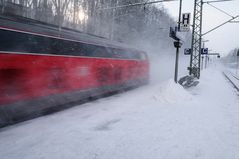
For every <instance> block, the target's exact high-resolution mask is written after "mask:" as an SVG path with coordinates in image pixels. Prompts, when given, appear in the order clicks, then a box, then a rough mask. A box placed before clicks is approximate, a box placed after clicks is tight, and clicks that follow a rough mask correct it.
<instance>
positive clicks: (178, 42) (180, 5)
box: [174, 0, 182, 83]
mask: <svg viewBox="0 0 239 159" xmlns="http://www.w3.org/2000/svg"><path fill="white" fill-rule="evenodd" d="M181 14H182V0H180V2H179V15H178V28H177V29H178V30H177V31H180V25H181ZM174 45H175V47H176V59H175V73H174V81H175V83H178V60H179V48H180V47H181V44H180V39H178V40H177V41H176V42H175V43H174Z"/></svg>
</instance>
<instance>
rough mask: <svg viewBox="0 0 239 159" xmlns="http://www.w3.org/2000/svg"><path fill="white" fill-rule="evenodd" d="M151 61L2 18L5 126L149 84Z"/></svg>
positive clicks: (0, 121) (103, 42) (0, 87)
mask: <svg viewBox="0 0 239 159" xmlns="http://www.w3.org/2000/svg"><path fill="white" fill-rule="evenodd" d="M148 79H149V62H148V59H147V55H146V54H145V53H144V52H142V51H138V50H134V49H131V48H128V47H125V46H123V45H122V44H118V43H117V44H116V43H112V42H110V41H108V40H107V39H104V38H100V37H96V36H91V35H88V34H84V33H81V32H78V31H74V30H71V29H67V28H61V31H59V28H57V27H56V26H54V25H49V24H45V23H43V22H38V21H35V20H31V19H26V18H20V17H6V16H0V126H4V125H8V124H11V123H14V122H16V121H19V120H24V119H25V118H26V117H29V116H36V115H37V116H38V115H40V114H44V112H47V111H49V110H53V109H57V108H58V107H59V108H60V107H61V106H64V105H65V104H67V103H71V102H75V101H80V100H83V99H87V98H89V97H95V96H99V95H102V94H106V93H110V92H115V91H119V90H122V89H128V88H132V87H136V86H140V85H143V84H146V83H147V82H148Z"/></svg>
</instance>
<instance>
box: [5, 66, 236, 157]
mask: <svg viewBox="0 0 239 159" xmlns="http://www.w3.org/2000/svg"><path fill="white" fill-rule="evenodd" d="M238 103H239V97H238V95H237V92H236V90H235V89H234V88H233V87H232V86H231V85H230V83H229V82H228V81H227V80H226V79H225V77H224V76H223V74H222V72H221V70H213V69H207V70H205V71H204V72H202V77H201V80H200V84H199V85H198V86H197V87H195V88H191V89H189V90H184V89H183V88H182V87H181V86H178V85H176V84H174V82H173V81H172V80H169V81H165V82H163V83H160V84H150V85H148V86H144V87H141V88H138V89H135V90H132V91H129V92H125V93H123V94H118V95H115V96H112V97H108V98H104V99H100V100H97V101H94V102H92V103H86V104H83V105H80V106H77V107H74V108H71V109H68V110H66V111H62V112H58V113H55V114H52V115H48V116H44V117H41V118H38V119H34V120H30V121H27V122H23V123H20V124H17V125H14V126H10V127H7V128H4V129H1V130H0V158H1V159H43V158H50V159H179V158H181V159H194V158H201V159H238V158H239V142H238V141H239V115H238V114H239V104H238Z"/></svg>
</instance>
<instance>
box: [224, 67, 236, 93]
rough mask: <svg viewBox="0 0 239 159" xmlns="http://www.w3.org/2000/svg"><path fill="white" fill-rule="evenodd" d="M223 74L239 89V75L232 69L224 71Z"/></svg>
mask: <svg viewBox="0 0 239 159" xmlns="http://www.w3.org/2000/svg"><path fill="white" fill-rule="evenodd" d="M223 75H224V76H225V77H226V78H227V79H228V81H229V82H230V83H231V84H232V85H233V87H234V88H235V89H236V90H237V91H239V77H238V76H237V75H235V74H233V73H232V72H230V71H225V72H223Z"/></svg>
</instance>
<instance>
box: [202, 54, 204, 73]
mask: <svg viewBox="0 0 239 159" xmlns="http://www.w3.org/2000/svg"><path fill="white" fill-rule="evenodd" d="M201 56H202V67H201V70H203V61H204V56H203V55H201Z"/></svg>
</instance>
